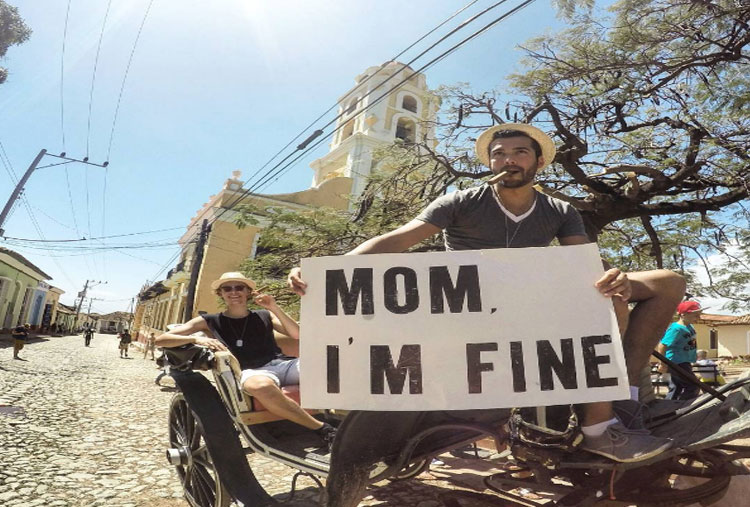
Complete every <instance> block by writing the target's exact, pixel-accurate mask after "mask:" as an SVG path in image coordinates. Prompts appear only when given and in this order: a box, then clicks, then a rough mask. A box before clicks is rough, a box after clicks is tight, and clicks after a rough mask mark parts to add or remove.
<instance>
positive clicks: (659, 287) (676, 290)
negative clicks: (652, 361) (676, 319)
mask: <svg viewBox="0 0 750 507" xmlns="http://www.w3.org/2000/svg"><path fill="white" fill-rule="evenodd" d="M628 278H629V279H630V284H631V287H632V295H631V297H630V301H631V302H634V303H636V305H635V308H633V310H632V311H631V312H630V319H629V322H628V327H627V330H626V331H625V334H624V336H623V348H624V350H625V362H626V364H627V367H628V379H629V381H630V385H631V386H637V385H639V383H640V378H641V370H642V369H643V367H644V366H646V365H647V364H648V362H649V358H650V356H651V352H652V351H653V350H654V348H655V347H656V345H657V344H658V343H659V340H661V338H662V336H664V331H666V329H667V326H669V323H670V322H671V320H672V317H673V316H674V312H675V309H676V308H677V305H678V304H679V303H680V301H682V299H683V298H684V297H685V279H684V278H683V277H682V276H681V275H678V274H677V273H673V272H672V271H668V270H666V269H659V270H654V271H641V272H638V273H628Z"/></svg>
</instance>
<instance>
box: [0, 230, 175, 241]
mask: <svg viewBox="0 0 750 507" xmlns="http://www.w3.org/2000/svg"><path fill="white" fill-rule="evenodd" d="M179 229H184V227H169V228H167V229H154V230H152V231H140V232H129V233H125V234H113V235H111V236H100V237H98V238H77V239H45V240H43V241H45V242H48V243H70V242H74V241H92V240H102V239H112V238H125V237H128V236H141V235H143V234H154V233H156V232H167V231H176V230H179ZM5 237H6V239H14V240H18V241H29V242H40V241H42V240H40V239H30V238H14V237H12V236H5Z"/></svg>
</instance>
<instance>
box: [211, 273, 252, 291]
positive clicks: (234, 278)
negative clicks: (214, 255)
mask: <svg viewBox="0 0 750 507" xmlns="http://www.w3.org/2000/svg"><path fill="white" fill-rule="evenodd" d="M227 282H241V283H244V284H245V285H247V286H248V287H250V288H251V289H255V282H254V281H252V280H251V279H249V278H248V277H246V276H245V275H243V274H242V273H240V272H239V271H230V272H228V273H224V274H222V275H221V276H220V277H219V279H218V280H214V281H213V282H211V289H213V290H217V289H218V288H219V287H221V286H222V285H224V284H225V283H227Z"/></svg>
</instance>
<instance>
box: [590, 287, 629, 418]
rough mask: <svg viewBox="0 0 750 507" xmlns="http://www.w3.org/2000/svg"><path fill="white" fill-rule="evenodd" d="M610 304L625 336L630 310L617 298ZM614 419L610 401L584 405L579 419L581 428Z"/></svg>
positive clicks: (622, 334) (618, 325)
mask: <svg viewBox="0 0 750 507" xmlns="http://www.w3.org/2000/svg"><path fill="white" fill-rule="evenodd" d="M612 304H613V307H614V310H615V317H616V318H617V327H618V329H619V330H620V336H625V332H626V331H627V328H628V317H629V313H630V310H629V309H628V304H627V303H624V302H623V301H622V300H621V299H619V298H617V297H616V298H613V300H612ZM614 417H615V415H614V412H613V411H612V402H611V401H598V402H595V403H586V404H585V405H583V417H582V418H581V425H582V426H593V425H594V424H599V423H603V422H605V421H611V420H612V419H613V418H614Z"/></svg>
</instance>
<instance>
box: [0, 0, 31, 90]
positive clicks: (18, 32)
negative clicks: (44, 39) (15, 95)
mask: <svg viewBox="0 0 750 507" xmlns="http://www.w3.org/2000/svg"><path fill="white" fill-rule="evenodd" d="M30 36H31V29H30V28H29V27H28V26H26V24H25V23H24V22H23V19H21V16H20V15H19V14H18V9H17V8H16V7H12V6H10V5H8V4H7V3H5V1H4V0H0V58H3V57H4V56H5V54H6V53H7V52H8V48H9V47H10V46H13V45H17V44H23V43H24V42H26V41H27V40H28V39H29V37H30ZM7 77H8V70H7V69H6V68H4V67H0V84H2V83H4V82H5V80H6V79H7Z"/></svg>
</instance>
